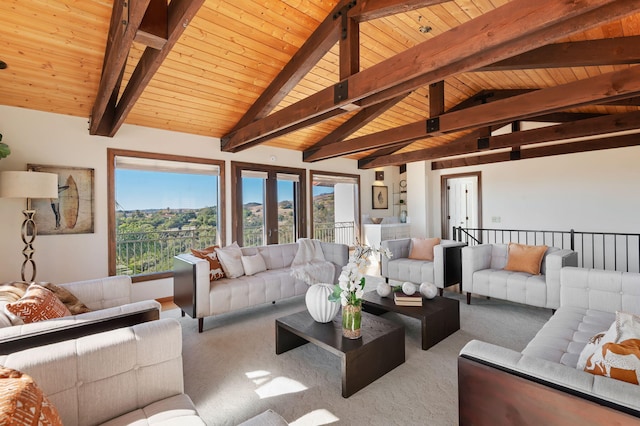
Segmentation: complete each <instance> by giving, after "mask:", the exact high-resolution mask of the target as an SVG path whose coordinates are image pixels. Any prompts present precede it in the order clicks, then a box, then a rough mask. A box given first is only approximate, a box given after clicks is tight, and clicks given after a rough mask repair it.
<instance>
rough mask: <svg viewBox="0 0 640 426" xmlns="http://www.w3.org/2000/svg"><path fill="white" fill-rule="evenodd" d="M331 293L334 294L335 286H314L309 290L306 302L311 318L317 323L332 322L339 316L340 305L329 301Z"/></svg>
mask: <svg viewBox="0 0 640 426" xmlns="http://www.w3.org/2000/svg"><path fill="white" fill-rule="evenodd" d="M331 293H333V284H314V285H312V286H311V287H309V289H308V290H307V294H305V296H304V301H305V303H306V304H307V310H308V311H309V314H310V315H311V318H313V319H314V320H315V321H317V322H323V323H324V322H330V321H333V319H334V318H335V316H336V315H338V312H339V311H340V303H337V302H330V301H329V295H330V294H331Z"/></svg>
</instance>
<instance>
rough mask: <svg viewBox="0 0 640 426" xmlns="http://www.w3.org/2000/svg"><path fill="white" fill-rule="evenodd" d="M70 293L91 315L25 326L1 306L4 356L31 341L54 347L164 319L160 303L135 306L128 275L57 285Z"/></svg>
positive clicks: (0, 339) (0, 342) (0, 334)
mask: <svg viewBox="0 0 640 426" xmlns="http://www.w3.org/2000/svg"><path fill="white" fill-rule="evenodd" d="M56 285H57V286H58V287H62V288H65V289H67V290H69V291H70V292H71V293H73V295H75V296H76V297H77V298H78V299H79V300H80V301H81V302H82V303H84V304H85V305H86V306H87V307H88V308H89V309H91V312H87V313H83V314H78V315H74V316H71V317H63V318H56V319H50V320H47V321H40V322H35V323H30V324H24V323H23V322H22V320H20V319H19V318H17V317H13V316H11V317H10V316H7V315H6V313H5V309H4V305H5V304H6V302H3V303H0V316H1V317H2V318H1V319H0V353H7V352H10V351H13V350H16V349H19V348H20V347H21V345H23V344H24V345H27V346H28V345H31V343H28V341H29V340H31V339H36V340H38V341H39V342H41V343H52V342H54V341H59V340H64V339H68V338H71V337H79V336H81V335H84V334H90V333H93V332H96V331H106V330H108V329H112V328H117V327H123V326H127V325H133V324H137V323H139V322H143V321H150V320H156V319H158V318H159V316H160V308H161V306H160V303H158V302H157V301H156V300H144V301H139V302H132V301H131V295H132V283H131V278H130V277H129V276H126V275H119V276H112V277H105V278H98V279H91V280H83V281H76V282H70V283H63V284H56Z"/></svg>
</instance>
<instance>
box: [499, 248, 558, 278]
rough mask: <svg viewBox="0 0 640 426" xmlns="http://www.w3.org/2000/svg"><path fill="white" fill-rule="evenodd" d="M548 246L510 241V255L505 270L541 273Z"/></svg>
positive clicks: (533, 273)
mask: <svg viewBox="0 0 640 426" xmlns="http://www.w3.org/2000/svg"><path fill="white" fill-rule="evenodd" d="M547 248H548V247H547V246H545V245H542V246H528V245H525V244H516V243H509V255H508V257H507V266H505V267H504V270H505V271H514V272H526V273H528V274H531V275H540V266H541V265H542V258H543V257H544V254H545V253H546V252H547Z"/></svg>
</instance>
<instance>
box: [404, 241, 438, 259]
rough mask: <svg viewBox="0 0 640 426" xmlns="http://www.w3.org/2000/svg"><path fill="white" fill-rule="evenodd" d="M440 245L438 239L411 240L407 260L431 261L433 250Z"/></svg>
mask: <svg viewBox="0 0 640 426" xmlns="http://www.w3.org/2000/svg"><path fill="white" fill-rule="evenodd" d="M438 244H440V238H411V249H410V250H409V259H414V260H433V248H434V247H435V246H437V245H438Z"/></svg>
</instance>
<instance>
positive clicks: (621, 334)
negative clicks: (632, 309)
mask: <svg viewBox="0 0 640 426" xmlns="http://www.w3.org/2000/svg"><path fill="white" fill-rule="evenodd" d="M616 331H617V334H616V343H620V342H624V341H625V340H629V339H640V316H639V315H634V314H630V313H628V312H621V311H618V312H616Z"/></svg>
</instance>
